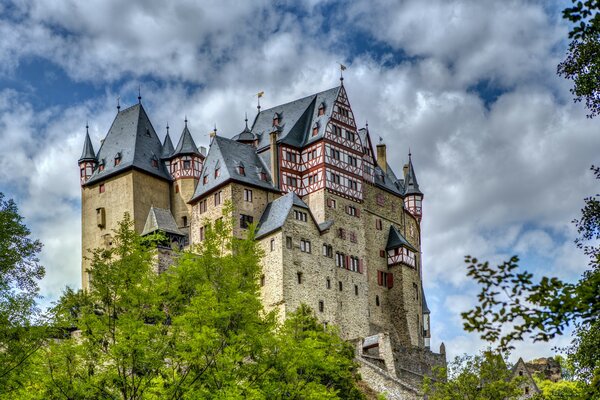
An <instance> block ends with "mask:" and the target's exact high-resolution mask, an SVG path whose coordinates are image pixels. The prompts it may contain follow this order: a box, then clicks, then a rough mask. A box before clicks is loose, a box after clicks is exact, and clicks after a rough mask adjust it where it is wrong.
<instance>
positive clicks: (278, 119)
mask: <svg viewBox="0 0 600 400" xmlns="http://www.w3.org/2000/svg"><path fill="white" fill-rule="evenodd" d="M280 123H281V113H275V114H274V115H273V126H278V125H279V124H280Z"/></svg>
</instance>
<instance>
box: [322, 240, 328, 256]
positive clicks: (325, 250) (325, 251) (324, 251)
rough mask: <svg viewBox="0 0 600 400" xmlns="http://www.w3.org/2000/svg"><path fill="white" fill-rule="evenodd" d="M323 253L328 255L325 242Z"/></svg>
mask: <svg viewBox="0 0 600 400" xmlns="http://www.w3.org/2000/svg"><path fill="white" fill-rule="evenodd" d="M323 255H324V256H325V257H327V244H326V243H323Z"/></svg>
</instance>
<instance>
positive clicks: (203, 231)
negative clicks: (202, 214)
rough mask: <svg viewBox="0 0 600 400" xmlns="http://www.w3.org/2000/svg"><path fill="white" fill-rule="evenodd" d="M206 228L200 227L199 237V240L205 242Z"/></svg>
mask: <svg viewBox="0 0 600 400" xmlns="http://www.w3.org/2000/svg"><path fill="white" fill-rule="evenodd" d="M205 230H206V229H205V228H204V227H203V226H201V227H200V235H199V240H200V241H203V240H204V234H205Z"/></svg>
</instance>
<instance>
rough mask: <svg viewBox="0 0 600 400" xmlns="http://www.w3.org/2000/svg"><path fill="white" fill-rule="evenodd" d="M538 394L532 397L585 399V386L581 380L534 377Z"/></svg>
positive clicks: (542, 399)
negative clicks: (556, 380)
mask: <svg viewBox="0 0 600 400" xmlns="http://www.w3.org/2000/svg"><path fill="white" fill-rule="evenodd" d="M535 380H536V384H537V387H538V389H540V390H541V391H542V393H541V394H540V395H537V396H536V397H534V398H535V399H536V400H585V399H587V397H586V387H585V385H584V384H582V383H581V382H574V381H567V380H562V381H558V382H552V381H550V380H547V379H545V380H539V379H535Z"/></svg>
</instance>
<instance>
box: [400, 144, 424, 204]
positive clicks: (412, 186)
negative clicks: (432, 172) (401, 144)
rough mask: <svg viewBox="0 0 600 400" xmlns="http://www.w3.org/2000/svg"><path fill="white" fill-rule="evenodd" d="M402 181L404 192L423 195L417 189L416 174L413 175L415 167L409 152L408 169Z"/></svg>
mask: <svg viewBox="0 0 600 400" xmlns="http://www.w3.org/2000/svg"><path fill="white" fill-rule="evenodd" d="M404 181H405V185H406V190H405V194H420V195H423V193H422V192H421V191H420V190H419V183H418V182H417V176H416V175H415V169H414V168H413V164H412V159H411V156H410V154H409V155H408V171H407V173H406V176H405V177H404Z"/></svg>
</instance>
